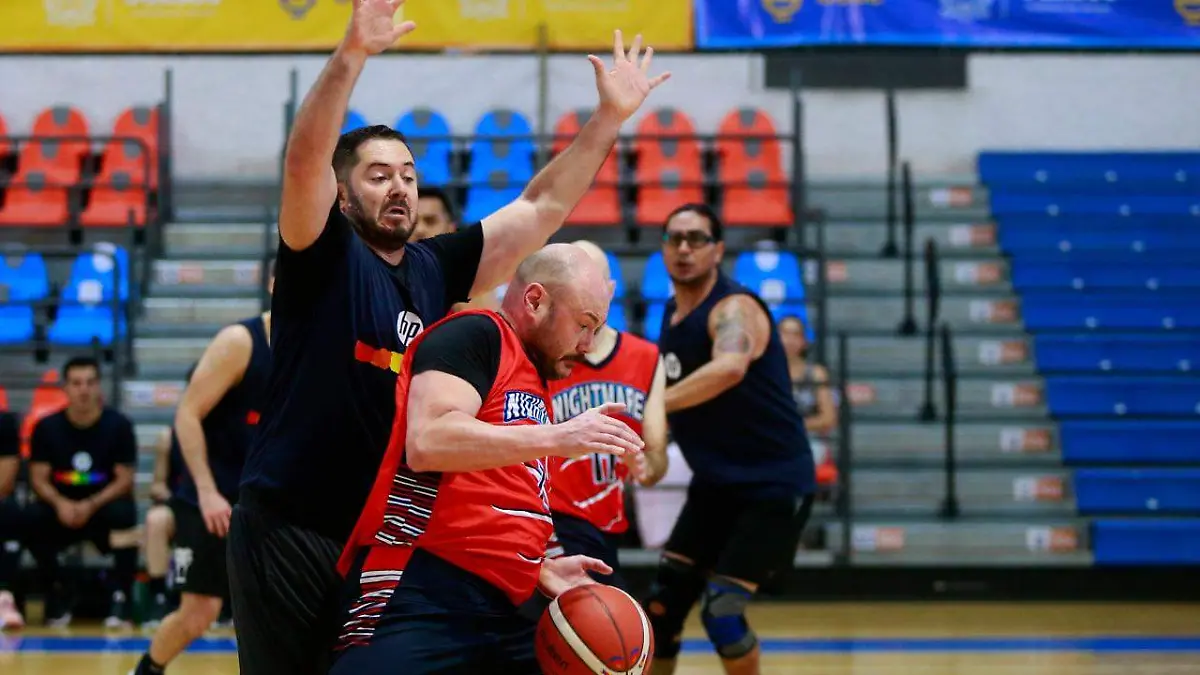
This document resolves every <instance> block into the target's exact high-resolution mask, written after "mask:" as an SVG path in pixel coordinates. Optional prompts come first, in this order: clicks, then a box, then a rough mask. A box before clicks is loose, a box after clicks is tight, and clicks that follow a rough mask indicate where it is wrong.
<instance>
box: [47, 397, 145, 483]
mask: <svg viewBox="0 0 1200 675" xmlns="http://www.w3.org/2000/svg"><path fill="white" fill-rule="evenodd" d="M29 461H30V462H31V463H40V462H45V463H47V464H49V465H50V482H51V483H53V484H54V489H56V490H58V491H59V493H61V494H62V496H64V497H66V498H67V499H75V500H79V499H86V498H88V497H91V496H92V495H94V494H96V493H97V492H100V491H101V490H103V489H104V488H105V487H107V486H108V485H109V484H110V483H112V482H113V479H114V477H115V473H114V471H113V469H114V468H115V467H116V466H117V465H118V464H124V465H127V466H130V468H131V469H132V466H133V465H134V464H135V463H136V462H137V438H136V436H134V433H133V422H130V421H129V418H128V417H126V416H124V415H122V414H121V413H119V412H117V411H116V410H114V409H112V408H105V409H104V411H103V412H101V413H100V419H98V420H96V423H95V424H93V425H92V426H90V427H86V428H80V427H77V426H75V425H74V424H71V421H70V420H68V419H67V412H66V411H65V410H60V411H58V412H56V413H54V414H52V415H47V416H46V417H43V418H42V419H41V421H39V422H38V423H37V426H35V427H34V428H33V438H32V439H31V442H30V454H29Z"/></svg>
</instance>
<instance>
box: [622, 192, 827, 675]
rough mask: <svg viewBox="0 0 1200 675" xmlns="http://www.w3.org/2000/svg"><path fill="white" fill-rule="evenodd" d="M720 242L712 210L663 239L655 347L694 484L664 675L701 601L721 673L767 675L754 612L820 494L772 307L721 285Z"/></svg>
mask: <svg viewBox="0 0 1200 675" xmlns="http://www.w3.org/2000/svg"><path fill="white" fill-rule="evenodd" d="M721 234H722V229H721V221H720V219H719V218H718V217H717V214H716V213H715V212H713V210H712V209H711V208H709V207H708V206H705V205H704V204H686V205H684V206H681V207H679V208H678V209H676V210H675V211H674V212H673V213H672V214H671V215H670V217H669V218H668V219H667V222H666V225H665V227H664V228H663V260H664V262H665V263H666V267H667V273H668V274H669V275H670V277H671V281H672V282H673V283H674V285H675V295H674V297H673V298H671V300H670V301H669V302H668V303H667V306H666V309H665V310H664V313H663V324H662V331H661V333H660V335H661V337H660V338H659V342H658V346H659V349H660V350H661V351H662V353H663V366H664V369H665V370H666V375H667V390H666V408H667V422H668V424H669V425H670V427H671V433H672V435H673V436H674V438H675V441H676V442H677V443H678V444H679V449H680V450H681V451H682V453H683V457H684V459H685V460H686V461H687V463H688V466H689V467H690V468H691V470H692V482H691V484H690V485H689V486H688V495H687V502H686V503H685V504H684V507H683V511H682V512H681V513H680V514H679V519H678V520H677V521H676V523H675V528H674V529H673V530H672V531H671V536H670V538H669V539H668V540H667V543H666V546H664V547H663V555H662V559H661V561H660V563H659V569H658V576H657V579H656V580H655V583H654V585H653V587H652V589H651V591H650V594H649V596H648V597H647V598H646V600H645V606H646V610H647V614H648V615H649V617H650V622H651V624H652V625H653V627H654V634H655V638H654V639H655V663H654V672H655V675H671V674H672V673H673V672H674V671H675V659H676V656H678V654H679V648H680V636H681V634H682V632H683V624H684V621H685V620H686V618H687V616H688V613H689V612H690V611H691V609H692V605H694V604H695V603H696V601H697V600H699V601H700V603H701V604H700V619H701V622H702V623H703V625H704V628H705V631H706V632H707V633H708V638H709V641H710V642H712V644H713V647H714V648H715V649H716V651H717V654H718V655H719V656H720V657H721V662H722V665H723V666H724V668H725V672H726V673H729V675H757V674H758V673H759V672H760V669H759V647H758V640H757V638H756V637H755V635H754V631H753V630H752V629H751V628H750V626H749V624H748V623H747V622H746V617H745V609H746V605H747V603H748V602H749V601H750V599H751V597H752V596H753V595H754V593H755V592H757V590H758V588H759V586H761V585H762V584H763V583H765V582H767V581H769V580H770V579H772V578H773V577H774V576H775V575H776V574H778V573H780V572H781V571H784V570H786V569H787V568H790V567H791V565H792V560H793V558H794V556H795V555H796V549H797V548H798V546H799V539H800V533H801V530H802V529H803V527H804V523H805V521H806V520H807V519H808V514H809V512H810V511H811V509H812V494H813V492H814V490H815V489H816V479H815V475H814V474H815V469H814V467H813V460H812V450H811V449H810V447H809V443H808V437H807V435H806V433H805V430H804V419H803V418H802V417H800V413H799V411H798V410H797V409H796V405H795V403H794V401H793V400H792V389H791V380H790V378H789V377H788V367H787V356H786V355H785V354H784V351H783V344H782V342H781V341H780V338H779V333H778V331H776V330H775V327H774V326H773V325H772V320H771V314H770V312H768V311H767V306H766V305H765V304H763V301H762V300H761V299H760V298H759V297H758V296H757V295H755V294H754V293H753V292H752V291H751V290H749V289H747V288H746V287H744V286H741V285H739V284H738V283H736V282H734V281H733V280H732V279H730V278H729V277H727V276H726V275H725V274H724V273H723V272H722V271H721V258H722V255H723V254H724V250H725V245H724V243H723V242H722V238H721Z"/></svg>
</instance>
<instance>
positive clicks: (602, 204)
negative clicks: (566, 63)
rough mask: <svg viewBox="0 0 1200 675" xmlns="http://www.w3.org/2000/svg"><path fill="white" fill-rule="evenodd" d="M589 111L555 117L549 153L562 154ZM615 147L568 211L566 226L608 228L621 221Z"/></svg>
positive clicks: (589, 113)
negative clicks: (588, 188)
mask: <svg viewBox="0 0 1200 675" xmlns="http://www.w3.org/2000/svg"><path fill="white" fill-rule="evenodd" d="M589 115H591V111H589V110H577V111H574V112H569V113H567V114H565V115H563V116H562V117H560V118H559V120H558V123H557V124H556V125H555V127H554V137H555V138H554V145H553V152H554V154H556V155H557V154H558V153H560V152H562V151H563V150H564V149H566V147H567V146H568V145H570V143H571V140H572V139H573V138H574V137H575V135H576V134H578V133H579V130H580V129H581V128H583V125H584V124H585V123H586V122H587V119H588V116H589ZM617 153H618V151H617V148H615V147H614V148H613V149H612V152H610V153H609V154H608V158H607V159H605V160H604V164H603V165H601V166H600V171H599V172H597V173H596V180H595V181H594V182H593V183H592V188H591V189H590V190H588V192H587V194H586V195H584V196H583V199H582V200H581V201H580V202H579V204H578V205H577V206H576V207H575V210H574V211H572V212H571V215H570V217H569V218H568V219H567V223H568V224H570V225H611V224H613V223H618V222H620V221H621V193H620V191H619V189H618V187H617V185H618V183H619V182H620V179H621V167H620V159H619V156H618V154H617Z"/></svg>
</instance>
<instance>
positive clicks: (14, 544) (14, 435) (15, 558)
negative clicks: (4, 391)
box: [0, 410, 25, 631]
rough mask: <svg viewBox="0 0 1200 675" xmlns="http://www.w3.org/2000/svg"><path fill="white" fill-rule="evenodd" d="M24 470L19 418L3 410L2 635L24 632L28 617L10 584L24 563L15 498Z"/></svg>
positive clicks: (0, 508) (0, 455)
mask: <svg viewBox="0 0 1200 675" xmlns="http://www.w3.org/2000/svg"><path fill="white" fill-rule="evenodd" d="M20 470H21V436H20V431H19V425H18V424H17V416H16V415H14V414H13V413H10V412H8V411H7V410H0V631H3V630H5V629H12V628H21V627H23V626H24V625H25V617H23V616H21V612H20V610H18V609H17V601H16V599H15V598H14V597H13V594H12V591H10V590H9V584H11V583H12V582H13V577H15V576H16V574H17V565H18V563H19V562H20V560H21V535H22V532H21V525H22V523H23V522H24V519H23V514H22V513H21V507H20V505H19V504H17V498H16V496H15V495H14V494H13V492H14V490H15V489H16V487H17V473H19V472H20Z"/></svg>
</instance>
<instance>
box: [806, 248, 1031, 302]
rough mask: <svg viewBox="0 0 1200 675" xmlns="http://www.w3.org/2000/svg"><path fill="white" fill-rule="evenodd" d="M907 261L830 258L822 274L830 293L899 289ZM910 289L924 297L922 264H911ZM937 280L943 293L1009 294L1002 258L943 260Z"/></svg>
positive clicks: (812, 269) (811, 267)
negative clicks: (911, 284)
mask: <svg viewBox="0 0 1200 675" xmlns="http://www.w3.org/2000/svg"><path fill="white" fill-rule="evenodd" d="M906 266H907V263H906V262H905V261H903V260H900V259H894V258H889V259H884V258H875V257H870V258H851V259H845V258H843V259H836V258H833V259H830V260H828V261H827V263H826V267H825V270H826V271H825V274H826V279H827V280H828V283H829V286H828V287H829V290H830V292H831V293H836V292H838V291H842V290H862V291H872V290H881V291H898V290H902V289H904V287H905V286H904V284H905V278H904V275H905V268H906ZM912 273H913V288H914V289H916V292H917V294H918V295H920V296H921V297H924V294H925V288H926V287H927V285H928V284H927V283H926V281H927V280H926V273H925V263H924V261H922V260H917V261H915V262H914V263H913V271H912ZM938 273H939V281H940V282H941V287H942V289H943V291H944V292H950V293H952V292H955V291H964V292H986V293H989V294H995V293H1006V294H1011V293H1012V285H1011V284H1010V283H1009V270H1008V263H1007V262H1005V261H1004V260H1002V259H998V258H991V259H986V260H943V261H941V262H940V263H939V264H938ZM818 274H819V272H818V268H817V265H816V264H815V263H810V264H808V265H806V267H805V277H806V280H805V283H806V284H807V285H808V288H814V287H815V285H816V283H817V279H818V276H817V275H818Z"/></svg>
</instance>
